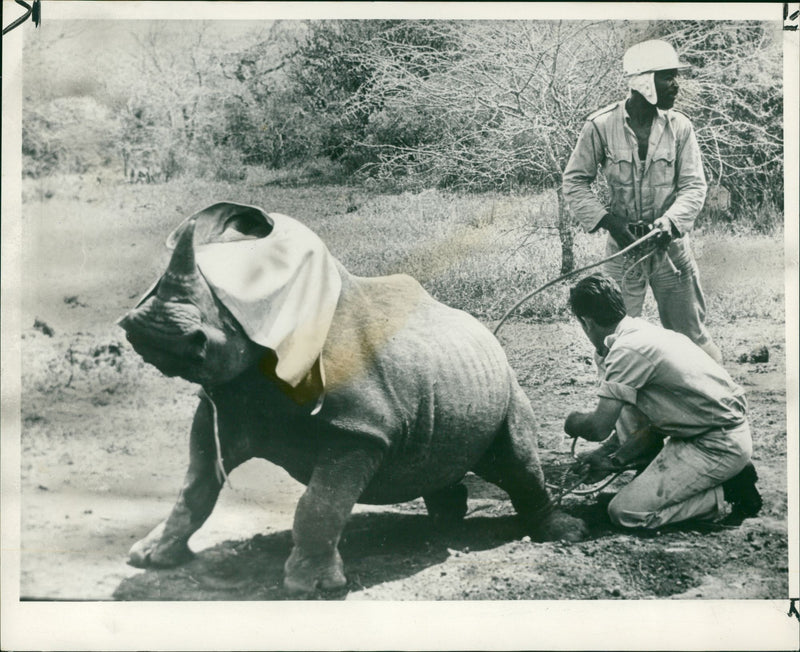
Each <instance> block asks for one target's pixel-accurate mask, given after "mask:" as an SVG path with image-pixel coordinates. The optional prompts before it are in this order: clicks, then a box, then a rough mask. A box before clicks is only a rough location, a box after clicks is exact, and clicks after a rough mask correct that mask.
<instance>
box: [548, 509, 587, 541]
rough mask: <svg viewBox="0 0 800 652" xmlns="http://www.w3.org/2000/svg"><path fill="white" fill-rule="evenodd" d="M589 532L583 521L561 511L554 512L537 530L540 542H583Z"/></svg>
mask: <svg viewBox="0 0 800 652" xmlns="http://www.w3.org/2000/svg"><path fill="white" fill-rule="evenodd" d="M588 535H589V530H588V528H587V527H586V523H584V522H583V521H582V520H581V519H579V518H576V517H574V516H570V515H569V514H565V513H564V512H562V511H560V510H557V509H556V510H553V511H552V512H551V513H550V515H549V516H548V517H547V519H546V520H545V521H544V522H543V523H540V524H539V526H538V527H537V528H536V539H537V540H538V541H570V542H572V543H576V542H578V541H583V540H584V539H586V538H587V536H588Z"/></svg>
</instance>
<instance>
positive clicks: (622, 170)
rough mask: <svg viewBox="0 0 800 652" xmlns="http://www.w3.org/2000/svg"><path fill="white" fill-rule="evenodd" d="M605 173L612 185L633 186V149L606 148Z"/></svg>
mask: <svg viewBox="0 0 800 652" xmlns="http://www.w3.org/2000/svg"><path fill="white" fill-rule="evenodd" d="M605 174H606V177H607V179H608V182H609V184H611V185H612V186H633V184H634V177H633V174H634V170H633V150H631V149H626V148H622V149H615V150H607V151H606V168H605Z"/></svg>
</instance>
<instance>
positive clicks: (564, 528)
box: [474, 381, 587, 541]
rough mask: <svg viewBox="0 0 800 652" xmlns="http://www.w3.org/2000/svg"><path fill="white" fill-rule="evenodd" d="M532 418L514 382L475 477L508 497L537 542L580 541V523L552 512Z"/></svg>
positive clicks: (584, 531) (583, 533)
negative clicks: (503, 415) (496, 432)
mask: <svg viewBox="0 0 800 652" xmlns="http://www.w3.org/2000/svg"><path fill="white" fill-rule="evenodd" d="M535 423H536V421H535V415H534V413H533V409H532V408H531V405H530V401H529V400H528V397H527V396H526V395H525V392H523V391H522V388H521V387H520V386H519V385H518V384H517V383H516V381H515V382H514V390H513V394H512V398H511V404H510V405H509V409H508V415H507V417H506V424H505V427H504V428H503V430H502V431H501V433H500V434H499V435H498V437H497V439H495V441H494V442H493V444H492V446H491V447H490V448H489V450H488V451H487V452H486V454H485V455H484V456H483V458H482V459H481V460H480V462H479V463H478V465H477V466H476V468H475V469H474V470H475V473H477V474H478V475H479V476H481V477H482V478H484V479H485V480H488V481H489V482H492V483H493V484H496V485H497V486H498V487H500V488H501V489H503V490H504V491H505V492H506V493H508V496H509V498H511V504H512V505H514V509H515V510H516V511H517V514H519V516H520V517H521V518H522V519H523V521H524V523H525V525H526V527H527V528H528V530H529V532H530V534H531V536H533V537H534V538H536V539H538V540H539V541H550V540H557V539H562V540H566V541H580V540H582V539H584V538H585V537H586V534H587V529H586V525H585V524H584V522H583V521H582V520H580V519H578V518H575V517H573V516H569V515H568V514H565V513H564V512H561V511H560V510H557V509H555V508H554V506H553V503H552V501H551V500H550V496H549V495H548V493H547V487H546V485H545V481H544V474H543V473H542V467H541V464H540V463H539V453H538V450H537V441H536V440H537V437H536V426H535Z"/></svg>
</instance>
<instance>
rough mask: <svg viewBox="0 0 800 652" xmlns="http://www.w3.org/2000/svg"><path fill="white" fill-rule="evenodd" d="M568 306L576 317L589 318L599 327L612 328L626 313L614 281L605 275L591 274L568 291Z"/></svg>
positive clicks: (620, 294)
mask: <svg viewBox="0 0 800 652" xmlns="http://www.w3.org/2000/svg"><path fill="white" fill-rule="evenodd" d="M569 305H570V308H571V309H572V312H573V314H574V315H575V316H576V317H591V318H592V319H594V320H595V321H596V322H597V323H598V324H600V325H601V326H613V325H614V324H616V323H617V322H619V321H620V320H621V319H622V318H623V317H624V316H625V315H626V314H627V313H626V312H625V302H624V301H623V299H622V292H621V291H620V289H619V286H618V285H617V283H616V281H615V280H614V279H613V278H611V277H610V276H606V275H605V274H592V275H591V276H587V277H586V278H584V279H581V280H580V281H578V283H576V284H575V287H573V288H572V289H571V290H570V291H569Z"/></svg>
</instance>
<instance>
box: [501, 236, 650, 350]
mask: <svg viewBox="0 0 800 652" xmlns="http://www.w3.org/2000/svg"><path fill="white" fill-rule="evenodd" d="M660 233H661V232H660V231H658V230H656V229H653V230H652V231H650V232H649V233H647V234H646V235H644V236H642V237H641V238H639V239H638V240H636V241H635V242H633V243H631V244H629V245H628V246H627V247H625V248H624V249H620V250H619V251H618V252H617V253H615V254H611V255H610V256H608V257H606V258H603V259H602V260H599V261H597V262H596V263H591V264H590V265H586V266H585V267H581V268H580V269H573V270H572V271H571V272H567V273H566V274H562V275H561V276H559V277H558V278H557V279H554V280H552V281H549V282H547V283H545V284H544V285H542V286H539V287H538V288H536V289H535V290H534V291H533V292H529V293H528V294H526V295H525V296H524V297H522V298H521V299H520V300H519V301H517V303H515V304H514V305H513V306H512V307H511V308H510V309H509V310H508V312H506V314H505V315H503V317H502V319H501V320H500V321H499V322H498V324H497V326H495V327H494V331H492V332H493V333H494V334H495V335H497V333H498V332H499V331H500V327H501V326H502V325H503V324H504V323H505V321H506V320H507V319H508V318H509V317H510V316H511V313H513V312H514V311H515V310H516V309H517V308H519V307H520V306H521V305H522V304H523V303H525V302H526V301H528V300H529V299H531V298H533V297H534V296H536V295H537V294H539V292H542V291H543V290H546V289H547V288H549V287H551V286H553V285H555V284H556V283H560V282H561V281H564V280H566V279H568V278H570V277H571V276H575V275H576V274H580V273H581V272H585V271H586V270H589V269H592V268H594V267H598V266H600V265H602V264H603V263H607V262H609V261H610V260H614V259H615V258H618V257H619V256H624V255H625V254H627V253H628V252H629V251H631V250H633V249H635V248H636V247H638V246H639V245H641V244H643V243H644V242H646V241H647V240H649V239H650V238H652V237H654V236H657V235H659V234H660ZM651 254H652V252H651ZM651 254H648V256H649V255H651ZM646 258H647V256H645V257H644V258H643V259H642V260H644V259H646ZM637 262H638V261H637Z"/></svg>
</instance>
